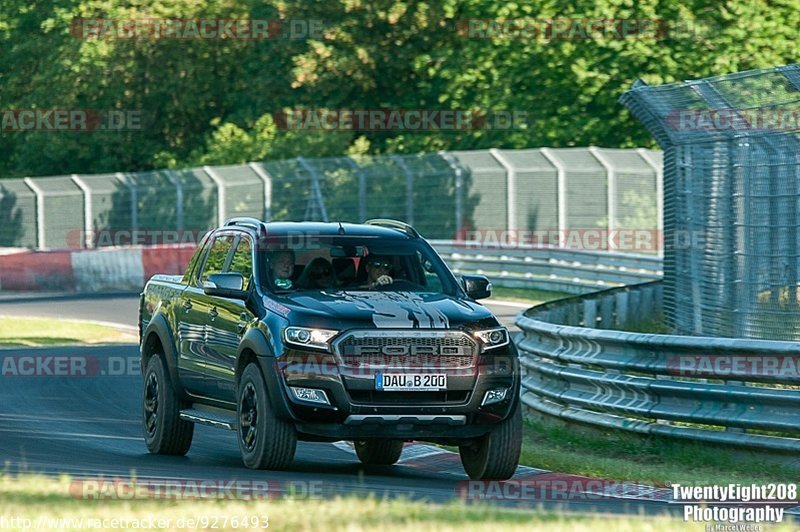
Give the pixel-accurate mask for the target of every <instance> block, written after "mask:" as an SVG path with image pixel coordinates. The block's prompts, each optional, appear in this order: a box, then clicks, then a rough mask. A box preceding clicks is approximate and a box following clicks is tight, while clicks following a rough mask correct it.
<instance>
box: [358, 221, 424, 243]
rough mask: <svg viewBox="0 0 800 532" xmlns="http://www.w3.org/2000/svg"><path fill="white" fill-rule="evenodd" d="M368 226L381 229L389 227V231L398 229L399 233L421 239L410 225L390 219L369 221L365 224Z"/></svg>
mask: <svg viewBox="0 0 800 532" xmlns="http://www.w3.org/2000/svg"><path fill="white" fill-rule="evenodd" d="M364 223H365V224H366V225H377V226H379V227H387V228H389V229H396V230H398V231H402V232H404V233H405V234H407V235H408V236H410V237H411V238H419V233H418V232H417V230H416V229H414V228H413V227H411V226H410V225H409V224H407V223H405V222H401V221H400V220H390V219H388V218H374V219H372V220H367V221H366V222H364Z"/></svg>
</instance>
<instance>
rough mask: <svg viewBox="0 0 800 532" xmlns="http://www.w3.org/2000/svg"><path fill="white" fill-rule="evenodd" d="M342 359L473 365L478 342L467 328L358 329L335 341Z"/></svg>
mask: <svg viewBox="0 0 800 532" xmlns="http://www.w3.org/2000/svg"><path fill="white" fill-rule="evenodd" d="M401 346H402V347H411V348H413V347H423V348H426V347H436V348H461V352H460V353H458V354H431V353H424V352H423V353H407V354H368V355H367V354H354V353H352V352H350V353H348V350H349V349H352V348H359V347H371V348H384V347H401ZM333 347H334V351H335V353H336V356H337V358H338V363H339V364H340V365H341V366H343V367H344V368H360V369H364V368H372V369H381V368H389V369H425V370H428V369H469V368H474V367H475V366H476V364H477V355H478V344H477V342H476V341H475V340H473V339H472V338H471V337H470V336H469V335H468V334H466V333H465V332H463V331H408V330H399V331H394V330H386V329H378V330H358V331H350V332H348V333H346V334H344V335H343V336H342V337H341V338H339V339H338V340H337V341H336V342H334V345H333Z"/></svg>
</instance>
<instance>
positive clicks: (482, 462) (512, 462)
mask: <svg viewBox="0 0 800 532" xmlns="http://www.w3.org/2000/svg"><path fill="white" fill-rule="evenodd" d="M521 451H522V410H521V409H520V406H519V404H517V406H516V408H515V409H514V413H513V414H511V416H509V417H508V419H506V420H504V421H501V422H500V423H498V424H497V426H496V427H495V428H494V429H493V430H492V432H490V433H489V434H487V435H485V436H482V437H481V438H479V439H478V440H475V441H474V442H471V443H469V444H466V445H462V446H460V447H459V448H458V453H459V455H461V464H462V465H463V466H464V470H465V471H466V472H467V474H468V475H469V478H471V479H473V480H507V479H509V478H511V477H512V476H513V475H514V472H515V471H516V470H517V466H518V465H519V455H520V452H521Z"/></svg>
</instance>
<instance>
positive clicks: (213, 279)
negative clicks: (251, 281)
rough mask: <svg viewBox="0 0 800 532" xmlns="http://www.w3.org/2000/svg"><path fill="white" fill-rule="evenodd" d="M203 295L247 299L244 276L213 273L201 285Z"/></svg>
mask: <svg viewBox="0 0 800 532" xmlns="http://www.w3.org/2000/svg"><path fill="white" fill-rule="evenodd" d="M203 293H204V294H206V295H207V296H216V297H225V298H228V299H241V300H243V301H244V300H246V299H247V292H246V291H245V290H244V276H243V275H242V274H241V273H215V274H212V275H209V276H208V278H207V279H206V282H205V283H203Z"/></svg>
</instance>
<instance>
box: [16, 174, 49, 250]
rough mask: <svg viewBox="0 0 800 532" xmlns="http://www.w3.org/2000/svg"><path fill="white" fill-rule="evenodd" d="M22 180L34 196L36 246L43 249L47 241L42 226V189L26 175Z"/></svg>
mask: <svg viewBox="0 0 800 532" xmlns="http://www.w3.org/2000/svg"><path fill="white" fill-rule="evenodd" d="M22 181H23V182H24V183H25V184H26V185H28V188H29V189H31V192H33V194H34V195H35V196H36V247H37V248H38V249H45V248H46V247H47V242H46V241H45V234H46V233H45V227H44V222H45V218H44V191H43V190H42V189H41V188H39V185H37V184H36V182H34V180H33V179H31V178H30V177H26V178H24V179H23V180H22Z"/></svg>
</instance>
